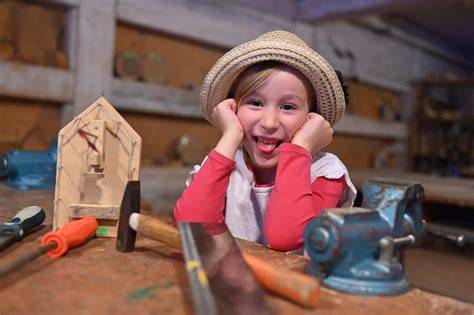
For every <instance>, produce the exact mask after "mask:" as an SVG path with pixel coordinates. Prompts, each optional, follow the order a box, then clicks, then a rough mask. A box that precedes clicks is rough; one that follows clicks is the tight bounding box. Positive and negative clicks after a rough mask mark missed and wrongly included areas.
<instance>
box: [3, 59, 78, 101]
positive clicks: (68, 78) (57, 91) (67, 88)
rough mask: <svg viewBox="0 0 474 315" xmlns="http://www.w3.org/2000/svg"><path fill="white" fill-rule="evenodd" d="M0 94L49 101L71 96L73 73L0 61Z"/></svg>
mask: <svg viewBox="0 0 474 315" xmlns="http://www.w3.org/2000/svg"><path fill="white" fill-rule="evenodd" d="M0 73H5V74H8V75H3V76H0V94H2V95H7V96H14V97H21V98H34V99H40V100H50V101H58V102H63V101H70V100H72V98H73V74H72V73H71V72H70V71H67V70H60V69H54V68H47V67H40V66H27V65H23V64H19V63H14V62H0Z"/></svg>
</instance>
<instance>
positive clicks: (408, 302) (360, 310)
mask: <svg viewBox="0 0 474 315" xmlns="http://www.w3.org/2000/svg"><path fill="white" fill-rule="evenodd" d="M53 197H54V193H53V191H26V192H24V191H17V190H12V189H10V188H8V187H6V186H5V185H3V184H0V222H5V221H7V219H9V218H10V217H11V216H12V215H13V214H14V213H15V212H16V211H18V209H20V208H23V207H26V206H30V205H39V206H41V207H43V208H44V209H45V211H46V213H47V218H46V220H45V223H44V225H43V227H42V228H41V229H39V230H38V231H36V232H35V233H33V234H30V235H28V236H27V237H25V238H24V239H23V241H22V242H21V243H17V244H15V245H13V246H11V247H10V248H8V249H7V250H6V251H4V252H3V253H1V254H0V264H3V263H5V262H7V261H9V260H11V259H13V258H15V257H17V256H19V255H21V254H24V253H25V252H27V251H28V250H30V249H32V248H36V247H37V246H38V245H39V242H40V238H41V236H42V235H44V234H45V233H46V232H48V231H49V230H50V229H51V226H52V208H53ZM239 245H240V246H241V248H242V250H243V251H247V252H252V253H253V254H255V255H257V256H260V257H262V258H263V259H265V260H267V261H268V262H270V263H272V264H275V265H277V266H279V267H281V268H291V269H297V270H302V268H303V267H304V265H305V264H306V263H307V262H308V260H307V259H306V258H305V257H301V256H296V255H290V254H285V253H280V252H275V251H271V250H269V249H266V248H263V247H261V246H258V245H256V244H253V243H250V242H239ZM282 270H283V269H282ZM282 272H283V271H282ZM190 294H191V292H190V290H189V286H188V283H187V278H186V273H185V270H184V266H183V263H182V256H181V254H180V253H178V252H176V251H173V250H171V249H169V248H167V247H166V246H165V245H162V244H160V243H158V242H155V241H152V240H148V239H144V238H138V240H137V244H136V250H135V252H132V253H128V254H123V253H120V252H117V251H116V250H115V239H110V238H109V239H105V238H96V239H92V240H91V241H89V242H88V243H87V244H86V245H84V246H82V247H80V248H76V249H74V250H71V251H70V252H69V253H68V254H67V255H66V256H64V257H62V258H59V259H56V260H50V259H49V258H47V257H41V258H39V259H37V260H36V261H34V262H32V263H30V264H28V265H26V266H24V267H23V268H22V269H21V270H18V271H16V272H14V273H11V274H9V275H8V276H6V277H5V278H3V279H0V315H6V314H9V315H10V314H114V315H116V314H193V307H192V302H191V295H190ZM271 303H272V304H273V306H274V308H275V309H276V310H277V312H278V314H335V315H346V314H381V315H385V314H397V315H398V314H404V315H411V314H413V315H415V314H443V315H449V314H452V315H454V314H456V315H457V314H459V315H460V314H474V305H473V304H469V303H463V302H460V301H457V300H454V299H451V298H447V297H443V296H439V295H435V294H431V293H428V292H424V291H421V290H418V289H412V290H410V291H409V292H408V293H406V294H403V295H400V296H395V297H362V296H352V295H348V294H343V293H339V292H335V291H331V290H327V289H322V292H321V302H320V304H319V305H318V306H317V307H316V308H315V309H312V310H311V309H304V308H301V307H299V306H296V305H294V304H292V303H290V302H287V301H285V300H282V299H280V298H277V297H271Z"/></svg>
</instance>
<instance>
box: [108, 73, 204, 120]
mask: <svg viewBox="0 0 474 315" xmlns="http://www.w3.org/2000/svg"><path fill="white" fill-rule="evenodd" d="M111 103H112V104H113V105H114V107H115V108H117V109H122V110H127V111H135V112H142V113H153V114H162V115H169V116H177V117H187V118H200V119H203V118H204V116H203V115H202V114H201V109H200V107H199V97H198V94H197V92H190V91H186V90H182V89H178V88H173V87H168V86H160V85H155V84H149V83H141V82H135V81H128V80H122V79H114V80H113V82H112V97H111Z"/></svg>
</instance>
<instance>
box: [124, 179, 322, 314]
mask: <svg viewBox="0 0 474 315" xmlns="http://www.w3.org/2000/svg"><path fill="white" fill-rule="evenodd" d="M139 212H140V181H129V182H128V184H127V187H126V189H125V193H124V197H123V200H122V204H121V208H120V218H119V224H118V234H117V244H116V248H117V250H118V251H121V252H132V251H133V250H134V248H135V238H136V232H138V233H140V234H142V235H145V236H147V237H149V238H151V239H154V240H157V241H159V242H162V243H164V244H166V245H168V246H170V247H172V248H174V249H177V250H182V248H181V240H180V236H179V230H178V229H177V228H176V227H174V226H172V225H171V224H168V223H166V222H164V221H163V220H160V219H158V218H156V217H152V216H148V215H143V214H140V213H139ZM242 256H243V257H244V260H245V262H246V263H247V265H248V266H249V267H250V269H251V270H252V271H253V273H254V274H255V277H256V278H257V280H258V281H259V282H260V284H261V285H262V286H263V287H264V288H265V289H267V290H268V291H270V292H272V293H273V294H276V295H278V296H281V297H284V298H286V299H289V300H291V301H293V302H296V303H298V304H300V305H303V306H306V307H314V306H316V304H317V303H318V302H319V282H318V281H317V280H316V279H315V278H314V277H312V276H309V275H306V274H302V273H299V272H296V271H291V270H281V269H279V270H277V269H276V268H274V267H273V266H271V265H269V264H268V263H266V262H265V261H263V260H261V259H259V258H257V257H255V256H253V255H250V254H247V253H242Z"/></svg>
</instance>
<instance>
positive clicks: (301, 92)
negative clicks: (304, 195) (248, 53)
mask: <svg viewBox="0 0 474 315" xmlns="http://www.w3.org/2000/svg"><path fill="white" fill-rule="evenodd" d="M305 82H306V81H305V79H304V77H303V75H302V74H300V73H299V72H298V71H296V70H294V69H292V68H289V67H285V68H282V69H280V70H277V71H276V72H274V73H273V74H271V75H270V76H269V77H268V78H267V79H266V80H265V81H264V82H263V83H262V85H260V86H259V87H258V88H257V89H256V90H255V91H254V92H252V93H251V94H250V95H248V96H246V97H244V98H242V99H241V100H240V101H239V104H238V110H237V117H238V118H239V120H240V122H241V124H242V126H243V128H244V132H245V137H244V140H243V144H244V146H245V149H246V150H247V153H248V154H249V156H250V158H251V160H252V163H253V167H254V171H255V172H256V173H257V172H259V171H263V172H265V171H273V172H274V171H275V170H276V166H277V164H278V157H279V153H280V146H281V144H282V143H286V142H291V139H292V138H293V135H294V134H295V133H296V131H297V130H298V129H299V128H300V127H301V126H302V125H303V124H304V123H305V122H306V120H307V116H308V113H309V108H310V99H311V97H310V92H309V87H307V84H306V85H305Z"/></svg>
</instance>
